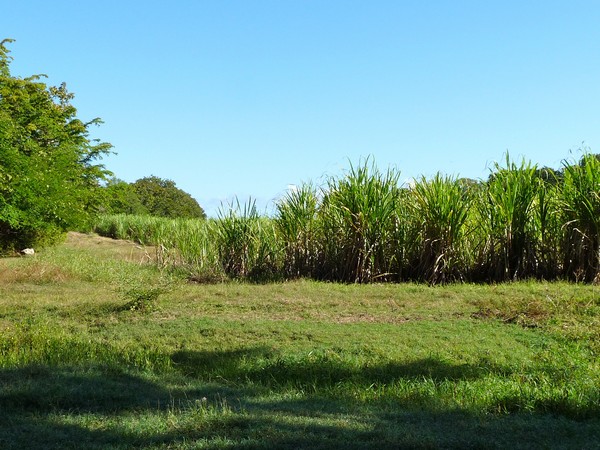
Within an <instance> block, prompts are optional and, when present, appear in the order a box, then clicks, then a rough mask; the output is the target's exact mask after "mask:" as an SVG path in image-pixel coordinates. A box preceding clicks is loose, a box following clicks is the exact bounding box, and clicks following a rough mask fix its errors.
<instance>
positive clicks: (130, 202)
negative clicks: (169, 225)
mask: <svg viewBox="0 0 600 450" xmlns="http://www.w3.org/2000/svg"><path fill="white" fill-rule="evenodd" d="M103 204H104V206H103V209H104V211H106V212H107V213H110V214H141V215H143V214H149V212H148V209H147V208H146V207H145V206H144V205H143V204H142V201H141V200H140V197H139V196H138V194H137V192H136V190H135V188H134V186H133V184H131V183H127V182H126V181H123V180H120V179H118V178H112V179H110V180H109V181H108V183H107V184H106V187H105V189H104V199H103Z"/></svg>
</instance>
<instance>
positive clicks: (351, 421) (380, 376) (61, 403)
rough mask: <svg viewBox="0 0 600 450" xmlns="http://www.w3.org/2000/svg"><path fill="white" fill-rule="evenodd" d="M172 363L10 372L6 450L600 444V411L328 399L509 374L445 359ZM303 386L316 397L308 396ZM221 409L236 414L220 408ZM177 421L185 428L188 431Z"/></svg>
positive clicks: (187, 355)
mask: <svg viewBox="0 0 600 450" xmlns="http://www.w3.org/2000/svg"><path fill="white" fill-rule="evenodd" d="M255 358H262V360H263V364H262V366H260V367H261V368H260V369H256V364H250V363H249V362H253V361H251V360H252V359H255ZM173 362H174V367H175V368H176V371H175V373H172V374H168V375H164V374H163V375H161V376H158V375H156V374H155V375H152V374H144V373H138V372H133V371H125V370H119V369H115V368H106V367H85V368H82V367H47V366H34V365H31V366H26V367H20V368H12V369H1V370H0V448H3V449H11V448H14V449H17V448H18V449H21V448H32V449H36V448H40V449H42V448H43V449H59V448H60V449H62V448H92V449H94V448H98V449H100V448H195V447H194V446H195V445H196V444H197V445H202V447H203V448H221V449H223V448H246V449H253V448H256V449H258V448H265V449H267V448H290V449H292V448H294V449H295V448H322V449H325V448H349V449H367V448H380V449H387V448H421V449H425V448H505V447H508V446H511V447H515V448H553V447H567V448H586V447H587V448H593V447H594V445H596V444H597V443H600V421H599V417H600V413H599V412H598V411H595V412H594V411H592V412H590V414H591V416H590V417H589V418H588V419H587V420H573V419H572V418H567V417H565V416H560V415H556V414H547V413H544V412H542V411H541V410H540V411H532V412H529V413H527V414H522V413H518V414H504V415H494V414H489V415H482V414H476V413H473V412H470V411H467V410H460V409H457V408H455V409H450V408H448V407H445V406H444V405H442V404H441V403H438V404H436V403H435V402H434V401H433V398H430V399H428V402H424V403H422V405H421V406H420V407H416V408H415V407H414V405H413V406H412V407H409V406H408V405H405V404H402V403H401V402H397V401H393V400H390V399H381V400H370V401H360V400H357V399H355V398H353V397H352V396H351V395H348V394H345V395H341V396H334V395H325V396H323V395H321V394H320V392H321V391H327V389H328V388H334V387H335V386H336V384H338V383H343V382H345V381H349V382H351V383H353V384H354V385H355V386H356V387H357V389H367V388H369V387H371V386H373V385H376V384H380V385H385V384H389V383H393V382H395V381H398V380H400V379H409V380H412V379H418V378H423V377H428V378H431V379H433V380H439V381H442V380H454V381H460V380H474V379H477V378H479V377H483V376H485V374H486V373H487V372H488V371H489V370H501V369H502V368H498V367H491V366H484V367H483V368H481V367H475V366H474V365H464V364H462V365H454V364H449V363H446V362H443V361H438V360H435V359H434V358H425V359H422V360H417V361H413V362H410V363H393V362H388V363H385V364H379V365H372V366H362V367H358V366H357V367H355V366H352V365H350V364H348V363H346V364H341V363H340V362H339V361H330V360H323V359H315V360H314V361H312V360H308V361H307V360H297V361H294V360H282V359H281V358H279V357H278V356H277V355H276V354H274V353H273V351H272V350H271V349H268V348H263V347H257V348H248V349H242V350H238V351H223V352H219V351H211V352H206V351H203V352H190V351H185V352H177V353H175V354H174V355H173ZM169 377H170V378H169ZM303 386H306V387H309V386H312V387H313V388H315V387H316V388H317V389H314V390H313V391H312V392H309V390H308V389H306V390H305V391H303V390H302V389H298V387H300V388H302V387H303ZM290 387H293V389H289V388H290ZM274 392H275V395H274V394H273V393H274ZM302 392H304V394H303V393H302ZM434 396H435V395H434V394H432V397H434ZM207 399H208V400H207ZM220 401H222V404H223V405H225V404H227V406H226V407H225V406H223V407H220V406H219V405H221V403H219V402H220ZM153 414H154V416H156V415H158V416H160V417H158V418H157V417H154V418H153V419H151V420H157V421H161V424H162V425H156V426H153V425H152V424H150V425H144V426H143V429H137V430H136V429H135V427H134V426H132V425H131V422H130V423H129V425H128V426H120V425H119V424H120V421H121V420H123V419H125V418H131V417H136V416H140V417H142V416H144V415H153ZM178 414H180V415H185V416H186V419H185V420H181V421H180V422H177V420H178V419H177V418H176V417H175V416H176V415H178ZM169 417H170V419H169ZM140 420H142V419H140ZM170 420H173V421H175V422H176V424H175V425H173V426H169V425H168V423H169V421H170ZM507 430H510V433H507ZM195 443H196V444H195ZM520 444H522V445H520ZM558 444H560V445H558Z"/></svg>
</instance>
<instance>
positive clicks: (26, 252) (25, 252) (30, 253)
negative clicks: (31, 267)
mask: <svg viewBox="0 0 600 450" xmlns="http://www.w3.org/2000/svg"><path fill="white" fill-rule="evenodd" d="M21 255H23V256H33V255H35V250H34V249H32V248H25V249H23V250H21Z"/></svg>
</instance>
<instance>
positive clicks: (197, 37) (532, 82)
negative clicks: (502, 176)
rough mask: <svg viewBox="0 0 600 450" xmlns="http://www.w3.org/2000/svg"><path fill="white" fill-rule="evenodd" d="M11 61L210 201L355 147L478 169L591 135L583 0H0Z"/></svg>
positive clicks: (592, 42)
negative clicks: (60, 89) (68, 95)
mask: <svg viewBox="0 0 600 450" xmlns="http://www.w3.org/2000/svg"><path fill="white" fill-rule="evenodd" d="M0 3H2V6H1V10H2V13H1V14H0V39H1V38H5V37H10V38H14V39H16V42H14V43H13V44H12V45H11V46H10V48H11V50H12V56H13V57H14V62H13V65H12V71H13V74H15V75H19V76H28V75H31V74H34V73H45V74H47V75H48V76H49V78H48V82H49V83H50V84H59V83H61V82H63V81H64V82H66V83H67V87H68V88H69V89H70V90H71V91H72V92H74V93H75V96H76V97H75V99H74V105H75V106H76V107H77V108H78V111H79V116H80V118H81V119H83V120H89V119H92V118H94V117H101V118H102V119H103V120H104V122H105V123H104V125H102V126H101V127H99V128H97V129H94V130H93V137H96V138H99V139H101V140H103V141H108V142H110V143H112V144H113V145H114V150H115V151H116V152H117V155H113V156H111V157H109V158H107V159H105V160H104V162H105V164H106V166H107V167H108V168H109V169H110V170H112V171H113V172H114V173H115V175H116V176H117V177H119V178H121V179H124V180H126V181H135V180H136V179H138V178H141V177H144V176H148V175H151V174H152V175H156V176H159V177H161V178H169V179H172V180H173V181H175V182H176V183H177V186H178V187H180V188H182V189H184V190H185V191H187V192H189V193H190V194H191V195H192V196H194V197H195V198H196V199H197V200H198V201H199V203H200V204H201V205H202V206H203V207H204V208H205V209H206V211H207V212H208V213H209V214H210V215H213V216H214V215H216V213H217V210H218V208H219V205H220V203H221V202H223V201H225V202H226V201H228V200H230V199H232V198H233V197H234V196H238V197H239V198H240V200H245V199H247V198H248V196H252V197H254V198H255V199H257V205H258V206H259V208H261V209H265V208H267V207H268V205H269V204H270V202H272V200H274V199H276V198H278V197H279V196H281V195H282V194H283V193H284V192H285V190H286V189H287V187H288V185H293V184H300V183H302V182H305V181H314V182H317V183H319V182H322V181H323V179H324V177H325V176H338V175H340V174H342V173H343V171H344V170H346V169H347V168H348V167H349V162H352V163H356V162H358V161H359V160H360V159H361V158H364V157H366V156H369V155H371V156H372V157H373V158H374V159H375V161H376V163H377V165H378V166H379V168H381V169H386V168H387V167H388V166H394V167H396V168H397V169H399V170H400V171H401V173H402V177H401V178H402V179H404V180H406V179H410V178H412V177H418V176H421V175H425V176H430V175H433V174H434V173H435V172H437V171H441V172H443V173H446V174H455V175H460V176H466V177H471V178H485V177H487V174H488V173H489V167H490V164H491V163H492V162H493V161H499V160H501V159H502V157H503V154H504V152H505V151H507V150H508V151H509V152H510V154H511V155H512V156H514V157H515V158H520V157H525V158H526V159H529V160H531V161H533V162H536V163H539V164H540V165H547V166H551V167H558V166H560V164H561V161H562V160H563V159H565V158H570V157H572V155H571V154H570V153H569V152H570V151H571V150H573V151H575V150H577V149H578V148H579V147H581V145H582V142H584V143H585V145H586V146H589V147H590V148H591V150H592V151H595V152H597V153H600V109H599V105H600V27H599V26H598V24H599V23H600V2H598V1H577V0H570V1H566V0H565V1H552V0H544V1H535V0H531V1H526V0H520V1H511V0H504V1H461V0H454V1H442V0H439V1H433V0H432V1H400V0H396V1H377V0H370V1H353V0H347V1H336V0H304V1H300V0H277V1H265V0H260V1H259V0H256V1H252V0H243V1H242V0H240V1H233V0H215V1H201V0H185V1H184V0H173V1H171V2H165V1H160V2H158V1H149V0H146V1H137V0H129V1H124V0H120V1H113V0H109V1H102V2H89V1H82V0H77V1H75V0H73V1H66V0H64V1H63V0H55V1H51V2H50V1H41V0H40V1H30V0H20V1H10V2H9V1H8V0H1V2H0Z"/></svg>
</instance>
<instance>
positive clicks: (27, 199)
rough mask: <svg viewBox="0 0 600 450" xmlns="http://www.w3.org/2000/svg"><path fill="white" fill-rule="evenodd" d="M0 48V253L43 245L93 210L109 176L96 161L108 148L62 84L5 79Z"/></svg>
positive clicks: (1, 47)
mask: <svg viewBox="0 0 600 450" xmlns="http://www.w3.org/2000/svg"><path fill="white" fill-rule="evenodd" d="M8 42H11V40H8V39H7V40H4V41H2V42H0V250H3V251H6V250H14V249H19V248H23V247H25V246H33V245H43V244H47V243H51V242H53V241H55V240H56V239H58V238H59V237H60V236H61V235H62V234H63V233H64V232H65V231H67V230H68V229H70V228H73V227H77V226H81V225H82V224H84V223H85V222H86V221H87V220H88V218H89V216H90V214H91V213H93V212H94V208H95V205H96V200H97V194H98V192H99V189H100V181H101V180H103V179H104V178H105V177H106V176H107V175H108V172H107V171H106V170H105V169H104V167H103V166H102V165H101V164H97V163H96V161H97V160H98V159H100V158H101V157H102V156H103V155H105V154H107V153H108V152H109V150H110V148H111V145H110V144H108V143H103V142H98V141H97V140H92V139H90V137H89V128H90V127H91V126H92V125H96V124H99V123H100V120H99V119H94V120H92V121H90V122H87V123H84V122H82V121H81V120H79V119H78V118H77V110H76V109H75V107H74V106H73V105H71V100H72V99H73V94H71V93H70V92H69V91H67V88H66V86H65V84H64V83H63V84H62V85H60V86H58V87H52V86H47V85H46V84H45V83H43V82H41V81H40V80H41V79H42V77H43V76H42V75H34V76H31V77H28V78H19V77H14V76H12V75H11V73H10V62H11V60H12V58H11V57H10V55H9V53H10V52H9V50H8V49H7V48H6V44H7V43H8Z"/></svg>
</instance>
